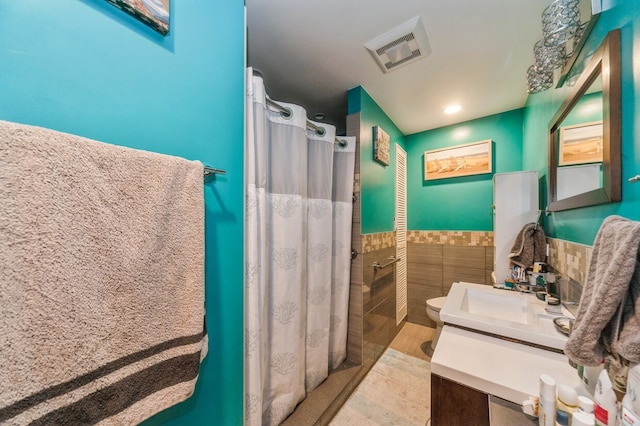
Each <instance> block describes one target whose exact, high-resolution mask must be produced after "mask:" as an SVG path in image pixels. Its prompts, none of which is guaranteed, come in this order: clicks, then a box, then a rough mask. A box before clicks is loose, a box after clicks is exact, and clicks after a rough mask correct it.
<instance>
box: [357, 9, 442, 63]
mask: <svg viewBox="0 0 640 426" xmlns="http://www.w3.org/2000/svg"><path fill="white" fill-rule="evenodd" d="M364 46H365V47H366V48H367V49H368V50H369V52H370V53H371V56H373V58H374V59H375V60H376V62H377V63H378V65H380V68H381V69H382V72H384V73H387V72H389V71H393V70H395V69H396V68H398V67H400V66H401V65H406V64H408V63H411V62H413V61H417V60H418V59H421V58H424V57H426V56H428V55H429V54H430V53H431V47H430V46H429V41H428V40H427V33H426V32H425V31H424V26H423V25H422V20H421V19H420V17H419V16H417V17H415V18H413V19H411V20H410V21H407V22H405V23H404V24H402V25H400V26H398V27H396V28H394V29H392V30H391V31H389V32H387V33H385V34H382V35H381V36H379V37H377V38H375V39H374V40H371V41H370V42H368V43H365V45H364Z"/></svg>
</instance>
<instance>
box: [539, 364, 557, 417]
mask: <svg viewBox="0 0 640 426" xmlns="http://www.w3.org/2000/svg"><path fill="white" fill-rule="evenodd" d="M538 421H539V424H540V426H555V423H556V382H555V380H553V378H552V377H551V376H549V375H547V374H542V375H541V376H540V408H539V409H538Z"/></svg>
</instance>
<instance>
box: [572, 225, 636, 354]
mask: <svg viewBox="0 0 640 426" xmlns="http://www.w3.org/2000/svg"><path fill="white" fill-rule="evenodd" d="M639 245H640V222H634V221H630V220H628V219H625V218H623V217H620V216H609V217H607V218H606V219H605V220H604V222H603V223H602V226H601V227H600V230H599V231H598V234H597V235H596V240H595V242H594V244H593V251H592V253H591V260H590V262H589V269H588V270H587V278H586V282H585V285H584V289H583V290H582V297H581V299H580V305H579V307H578V313H577V315H576V320H575V323H574V325H573V329H572V331H571V335H570V336H569V340H568V341H567V344H566V346H565V349H564V352H565V354H566V355H567V356H568V357H569V358H570V359H571V360H573V361H574V362H576V363H578V364H582V365H593V366H596V365H599V364H600V362H601V361H602V359H603V358H604V357H605V356H607V355H613V357H614V359H618V356H622V357H623V358H624V359H626V360H628V361H633V362H640V317H639V315H640V310H638V309H640V300H639V298H638V294H639V293H640V282H639V280H638V275H639V273H640V269H639V268H638V260H637V256H638V246H639Z"/></svg>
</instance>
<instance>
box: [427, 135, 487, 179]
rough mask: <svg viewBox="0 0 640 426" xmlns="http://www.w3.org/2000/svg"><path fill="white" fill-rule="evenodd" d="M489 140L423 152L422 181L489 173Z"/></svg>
mask: <svg viewBox="0 0 640 426" xmlns="http://www.w3.org/2000/svg"><path fill="white" fill-rule="evenodd" d="M491 144H492V142H491V139H487V140H484V141H479V142H473V143H468V144H465V145H457V146H453V147H449V148H440V149H434V150H431V151H425V152H424V180H434V179H444V178H451V177H459V176H469V175H479V174H484V173H491V172H492V170H493V167H492V155H491Z"/></svg>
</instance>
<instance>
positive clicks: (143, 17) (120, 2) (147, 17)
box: [106, 0, 170, 35]
mask: <svg viewBox="0 0 640 426" xmlns="http://www.w3.org/2000/svg"><path fill="white" fill-rule="evenodd" d="M106 1H108V2H109V3H111V4H112V5H114V6H115V7H117V8H118V9H120V10H122V11H124V12H126V13H128V14H129V15H131V16H133V17H134V18H136V19H137V20H139V21H141V22H143V23H144V24H146V25H148V26H149V27H151V28H153V29H154V30H156V31H157V32H159V33H160V34H162V35H167V33H168V32H169V1H170V0H106Z"/></svg>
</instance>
